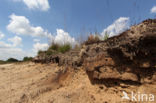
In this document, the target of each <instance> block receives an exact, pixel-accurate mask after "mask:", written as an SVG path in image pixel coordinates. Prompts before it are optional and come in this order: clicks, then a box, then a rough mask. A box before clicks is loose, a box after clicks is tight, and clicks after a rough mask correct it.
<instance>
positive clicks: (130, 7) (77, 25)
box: [0, 0, 156, 60]
mask: <svg viewBox="0 0 156 103" xmlns="http://www.w3.org/2000/svg"><path fill="white" fill-rule="evenodd" d="M148 18H156V0H0V60H7V59H8V58H11V57H12V58H16V59H20V60H21V59H23V57H25V56H33V57H34V56H35V55H36V54H37V52H38V51H39V50H46V49H47V48H48V47H49V45H50V43H52V42H54V43H59V44H65V43H70V44H71V45H72V46H74V45H75V44H77V43H78V41H79V39H80V38H81V39H84V38H85V37H86V36H87V35H88V34H89V33H91V32H98V33H99V34H100V37H101V38H102V37H103V36H104V35H105V34H106V33H108V34H109V35H110V37H112V36H115V35H118V34H120V33H121V32H123V31H125V30H127V29H129V28H130V26H131V25H135V24H138V23H140V22H141V21H143V20H145V19H148Z"/></svg>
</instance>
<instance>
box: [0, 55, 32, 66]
mask: <svg viewBox="0 0 156 103" xmlns="http://www.w3.org/2000/svg"><path fill="white" fill-rule="evenodd" d="M32 59H33V58H32V57H24V58H23V60H18V59H15V58H9V59H7V60H5V61H4V60H0V64H6V63H16V62H26V61H32Z"/></svg>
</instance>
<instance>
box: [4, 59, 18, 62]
mask: <svg viewBox="0 0 156 103" xmlns="http://www.w3.org/2000/svg"><path fill="white" fill-rule="evenodd" d="M6 62H9V63H12V62H18V60H17V59H15V58H9V59H8V60H7V61H6Z"/></svg>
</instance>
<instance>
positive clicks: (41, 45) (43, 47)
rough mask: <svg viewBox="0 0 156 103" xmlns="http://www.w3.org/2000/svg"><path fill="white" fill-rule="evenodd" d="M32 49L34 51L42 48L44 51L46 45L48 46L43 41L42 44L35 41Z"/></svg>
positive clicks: (46, 47)
mask: <svg viewBox="0 0 156 103" xmlns="http://www.w3.org/2000/svg"><path fill="white" fill-rule="evenodd" d="M33 47H34V48H33V51H34V52H35V53H36V52H38V51H39V50H42V51H44V50H47V49H48V47H49V45H48V44H47V43H43V44H41V43H36V44H34V45H33Z"/></svg>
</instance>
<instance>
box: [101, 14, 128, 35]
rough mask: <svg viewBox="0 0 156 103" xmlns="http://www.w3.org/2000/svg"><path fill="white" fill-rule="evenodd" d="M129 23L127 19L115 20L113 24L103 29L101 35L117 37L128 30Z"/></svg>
mask: <svg viewBox="0 0 156 103" xmlns="http://www.w3.org/2000/svg"><path fill="white" fill-rule="evenodd" d="M129 21H130V20H129V18H128V17H120V18H119V19H117V20H115V21H114V23H113V24H111V25H110V26H108V27H107V28H106V29H104V30H103V32H102V33H101V35H102V36H104V35H105V34H106V33H108V34H109V37H112V36H115V35H118V34H120V33H122V32H123V31H125V30H126V29H128V28H129V26H130V25H129Z"/></svg>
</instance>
